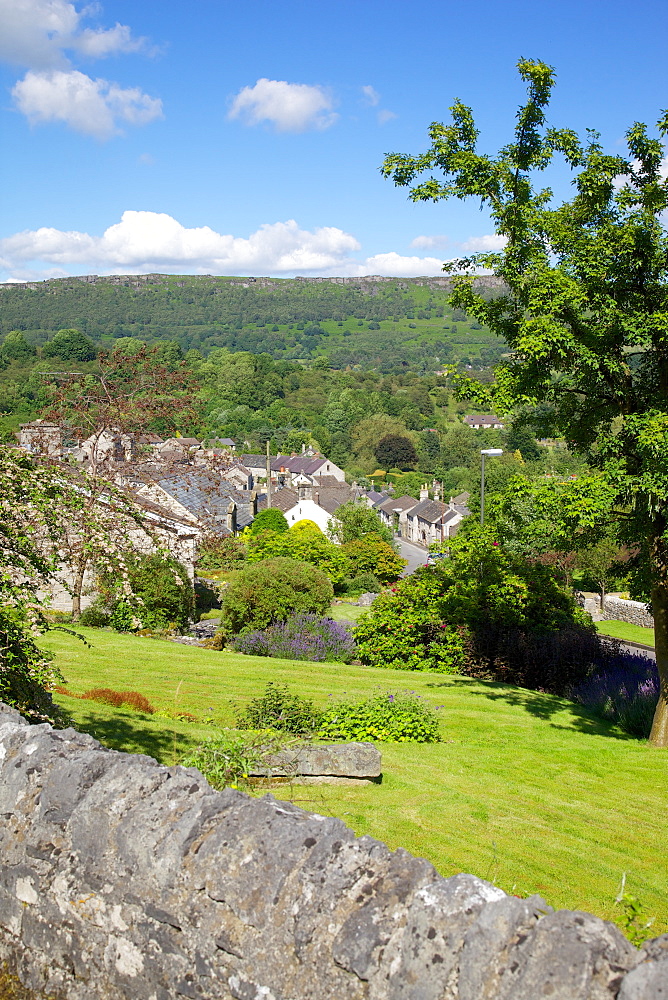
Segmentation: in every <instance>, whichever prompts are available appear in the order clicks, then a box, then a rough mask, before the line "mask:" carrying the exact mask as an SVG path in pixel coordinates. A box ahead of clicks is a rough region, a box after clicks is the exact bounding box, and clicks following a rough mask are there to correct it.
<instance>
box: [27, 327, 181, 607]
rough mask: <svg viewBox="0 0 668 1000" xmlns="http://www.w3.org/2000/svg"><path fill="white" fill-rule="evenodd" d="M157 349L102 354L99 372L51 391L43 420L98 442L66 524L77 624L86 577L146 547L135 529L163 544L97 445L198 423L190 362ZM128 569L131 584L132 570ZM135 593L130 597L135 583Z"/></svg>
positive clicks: (76, 474)
mask: <svg viewBox="0 0 668 1000" xmlns="http://www.w3.org/2000/svg"><path fill="white" fill-rule="evenodd" d="M158 350H159V349H158V348H154V349H150V348H147V347H146V346H145V345H143V346H142V347H141V349H140V350H139V351H138V352H137V354H135V355H134V357H133V358H132V359H131V360H129V359H128V358H127V357H126V356H125V355H124V354H122V353H119V352H117V351H113V352H112V353H111V354H100V356H99V359H98V363H99V369H100V370H99V372H96V373H91V374H83V373H78V372H65V373H63V376H62V378H60V379H59V380H58V381H57V382H56V383H54V384H49V385H47V387H46V388H47V393H48V395H49V396H50V401H49V404H48V405H47V406H46V407H45V409H44V410H43V411H42V416H44V417H45V418H46V419H47V420H51V421H54V422H56V423H61V424H66V425H67V426H68V427H69V429H70V431H71V432H72V433H74V434H76V435H78V436H79V437H89V438H90V439H92V446H91V448H90V452H89V454H90V460H89V466H88V471H87V472H83V471H80V470H73V469H71V470H69V471H68V473H67V478H68V479H69V481H70V482H71V485H72V489H74V490H75V491H76V492H77V495H78V496H79V498H80V502H79V504H78V505H77V506H76V509H75V510H74V512H73V513H72V516H70V517H69V518H68V519H67V520H64V521H63V522H62V549H63V553H64V556H65V559H66V560H67V561H68V562H69V564H70V565H71V567H72V571H73V582H72V614H73V616H74V618H75V619H76V618H78V616H79V614H80V613H81V597H82V591H83V586H84V580H85V577H86V571H87V570H88V569H89V568H90V567H91V566H95V567H96V568H97V569H104V568H108V569H110V570H113V571H118V570H119V569H120V568H122V565H123V554H124V552H125V553H130V552H131V551H132V549H133V548H134V547H135V546H137V544H138V542H139V539H138V538H137V537H136V532H139V535H140V536H141V542H140V546H139V547H142V548H143V547H145V546H146V545H148V547H149V548H153V547H159V538H158V535H157V534H156V532H155V531H154V527H155V525H153V526H152V525H151V523H150V522H149V520H148V519H147V518H146V516H145V512H144V511H143V510H142V509H141V508H140V507H139V506H138V505H137V503H136V501H135V499H134V497H133V496H132V494H131V493H130V492H129V491H128V490H125V489H120V488H119V487H117V486H114V485H113V484H112V483H111V482H109V480H108V477H105V475H104V472H105V462H106V456H105V455H104V454H103V453H101V449H100V448H99V447H98V445H99V442H100V440H101V438H102V436H103V435H104V434H105V432H110V433H111V434H119V433H120V434H135V435H137V434H143V433H145V432H147V431H160V432H162V433H165V432H170V431H171V432H174V431H175V430H176V428H177V427H178V424H179V423H180V422H181V421H187V422H190V421H191V420H193V419H195V418H196V415H197V408H196V403H195V402H194V398H193V397H194V393H195V385H194V381H193V374H192V372H191V370H190V369H189V368H188V367H187V365H186V363H185V362H181V363H180V364H179V365H178V366H176V367H174V366H169V365H166V364H164V363H163V362H161V361H160V360H159V359H158V357H157V351H158ZM63 475H64V473H63ZM133 536H134V537H133ZM123 572H124V573H125V579H126V582H127V572H126V571H125V570H123ZM128 588H129V592H131V586H130V584H128Z"/></svg>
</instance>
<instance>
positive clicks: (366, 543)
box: [341, 533, 406, 583]
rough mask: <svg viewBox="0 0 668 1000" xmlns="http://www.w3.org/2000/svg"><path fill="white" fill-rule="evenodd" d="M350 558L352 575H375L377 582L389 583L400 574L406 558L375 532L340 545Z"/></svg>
mask: <svg viewBox="0 0 668 1000" xmlns="http://www.w3.org/2000/svg"><path fill="white" fill-rule="evenodd" d="M341 548H342V550H343V552H344V553H345V554H346V556H347V557H348V559H349V560H350V565H351V567H352V569H351V572H352V575H353V576H366V575H367V574H371V575H372V576H375V577H376V579H377V580H378V581H379V583H391V582H392V581H393V580H396V579H397V577H398V576H399V575H400V573H401V571H402V569H403V568H404V566H405V565H406V560H405V559H402V558H401V556H399V555H397V553H396V552H395V551H394V549H393V548H392V546H391V545H388V544H387V542H386V541H385V540H384V539H383V538H381V537H380V535H376V534H371V533H369V534H366V535H362V537H361V538H353V539H351V540H350V541H349V542H344V543H343V545H342V546H341Z"/></svg>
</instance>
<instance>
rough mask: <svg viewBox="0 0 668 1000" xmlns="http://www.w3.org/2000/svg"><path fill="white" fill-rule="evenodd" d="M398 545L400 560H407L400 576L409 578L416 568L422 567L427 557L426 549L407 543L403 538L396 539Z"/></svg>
mask: <svg viewBox="0 0 668 1000" xmlns="http://www.w3.org/2000/svg"><path fill="white" fill-rule="evenodd" d="M396 541H397V543H398V545H399V554H400V555H401V558H402V559H407V560H408V565H407V566H406V568H405V569H404V571H403V573H402V574H401V575H402V576H410V574H411V573H414V572H415V570H416V569H417V568H418V566H424V564H425V563H426V561H427V558H428V556H429V553H428V552H427V550H426V549H423V548H421V547H420V546H419V545H413V543H412V542H407V541H406V539H405V538H397V539H396Z"/></svg>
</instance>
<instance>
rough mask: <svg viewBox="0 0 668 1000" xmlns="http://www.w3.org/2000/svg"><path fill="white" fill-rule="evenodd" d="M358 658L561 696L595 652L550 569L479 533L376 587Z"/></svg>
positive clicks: (598, 646)
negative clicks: (388, 585)
mask: <svg viewBox="0 0 668 1000" xmlns="http://www.w3.org/2000/svg"><path fill="white" fill-rule="evenodd" d="M355 641H356V643H357V648H358V653H359V656H360V659H361V660H362V662H363V663H369V664H371V665H373V666H390V667H395V668H403V669H409V670H436V671H441V672H448V673H466V674H470V675H473V676H483V677H491V678H494V679H497V680H503V681H505V682H507V683H511V684H520V685H523V686H525V687H531V688H543V689H544V690H550V691H552V692H554V693H557V694H561V693H564V692H565V691H566V689H568V688H569V687H570V686H571V685H573V684H574V683H576V682H577V681H579V680H582V679H584V677H585V676H586V675H587V673H589V672H590V670H591V667H592V664H593V663H595V662H597V658H599V657H600V656H602V655H605V654H604V651H603V644H602V641H601V640H600V639H599V637H598V636H597V634H596V632H595V631H594V627H593V624H592V622H591V618H590V617H589V615H587V614H586V613H585V612H584V611H583V610H582V609H581V608H580V607H578V605H577V604H576V602H575V599H574V597H573V595H572V594H571V593H570V592H568V591H567V590H566V589H565V588H563V587H562V586H561V585H560V584H559V583H558V582H557V581H556V580H555V578H554V576H553V574H552V572H551V571H550V569H549V568H548V567H546V566H542V565H538V564H536V563H534V562H530V561H529V560H527V559H525V558H523V557H522V556H520V555H518V554H515V553H509V552H506V551H505V550H504V549H503V547H502V546H501V545H499V544H498V543H497V542H496V541H495V540H494V537H493V535H492V534H491V533H490V532H489V531H487V530H486V529H485V530H483V529H477V528H476V529H474V530H472V531H471V532H469V533H468V534H467V535H466V536H465V537H461V536H458V537H457V538H456V539H453V540H451V542H450V554H449V557H448V558H447V559H441V560H439V561H438V563H437V564H436V565H434V566H429V567H425V568H422V569H419V570H417V571H416V572H415V573H413V574H412V575H411V576H410V577H408V578H406V579H405V580H401V581H399V583H397V585H396V586H395V587H393V588H392V589H391V590H390V591H386V592H384V593H382V594H381V595H380V596H379V597H378V598H377V599H376V601H375V602H374V604H373V605H372V607H371V608H370V609H369V611H368V612H367V613H366V614H365V615H362V617H361V618H360V619H359V622H358V625H357V628H356V629H355Z"/></svg>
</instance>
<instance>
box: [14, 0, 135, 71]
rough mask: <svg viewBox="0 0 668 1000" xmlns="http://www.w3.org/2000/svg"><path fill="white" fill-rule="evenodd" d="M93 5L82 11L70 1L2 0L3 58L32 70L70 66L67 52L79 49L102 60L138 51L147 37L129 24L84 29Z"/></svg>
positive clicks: (92, 10)
mask: <svg viewBox="0 0 668 1000" xmlns="http://www.w3.org/2000/svg"><path fill="white" fill-rule="evenodd" d="M93 12H94V8H93V6H88V7H84V8H83V10H81V11H78V10H77V9H76V7H75V5H74V4H73V3H67V2H66V0H0V59H2V60H4V61H5V62H9V63H12V64H14V65H18V66H26V67H28V68H29V69H52V68H54V67H57V66H63V65H66V64H67V62H68V60H67V59H66V57H65V55H64V52H65V51H66V50H78V51H79V52H82V53H83V54H85V55H87V56H90V57H93V58H95V59H100V58H102V57H104V56H108V55H113V54H115V53H117V52H137V51H140V50H141V49H143V48H145V46H146V39H145V38H134V37H133V35H132V31H131V29H130V28H129V27H128V26H127V25H125V24H118V23H117V24H116V25H115V26H114V27H113V28H82V21H83V19H84V18H85V17H87V16H88V15H89V14H91V13H93Z"/></svg>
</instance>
